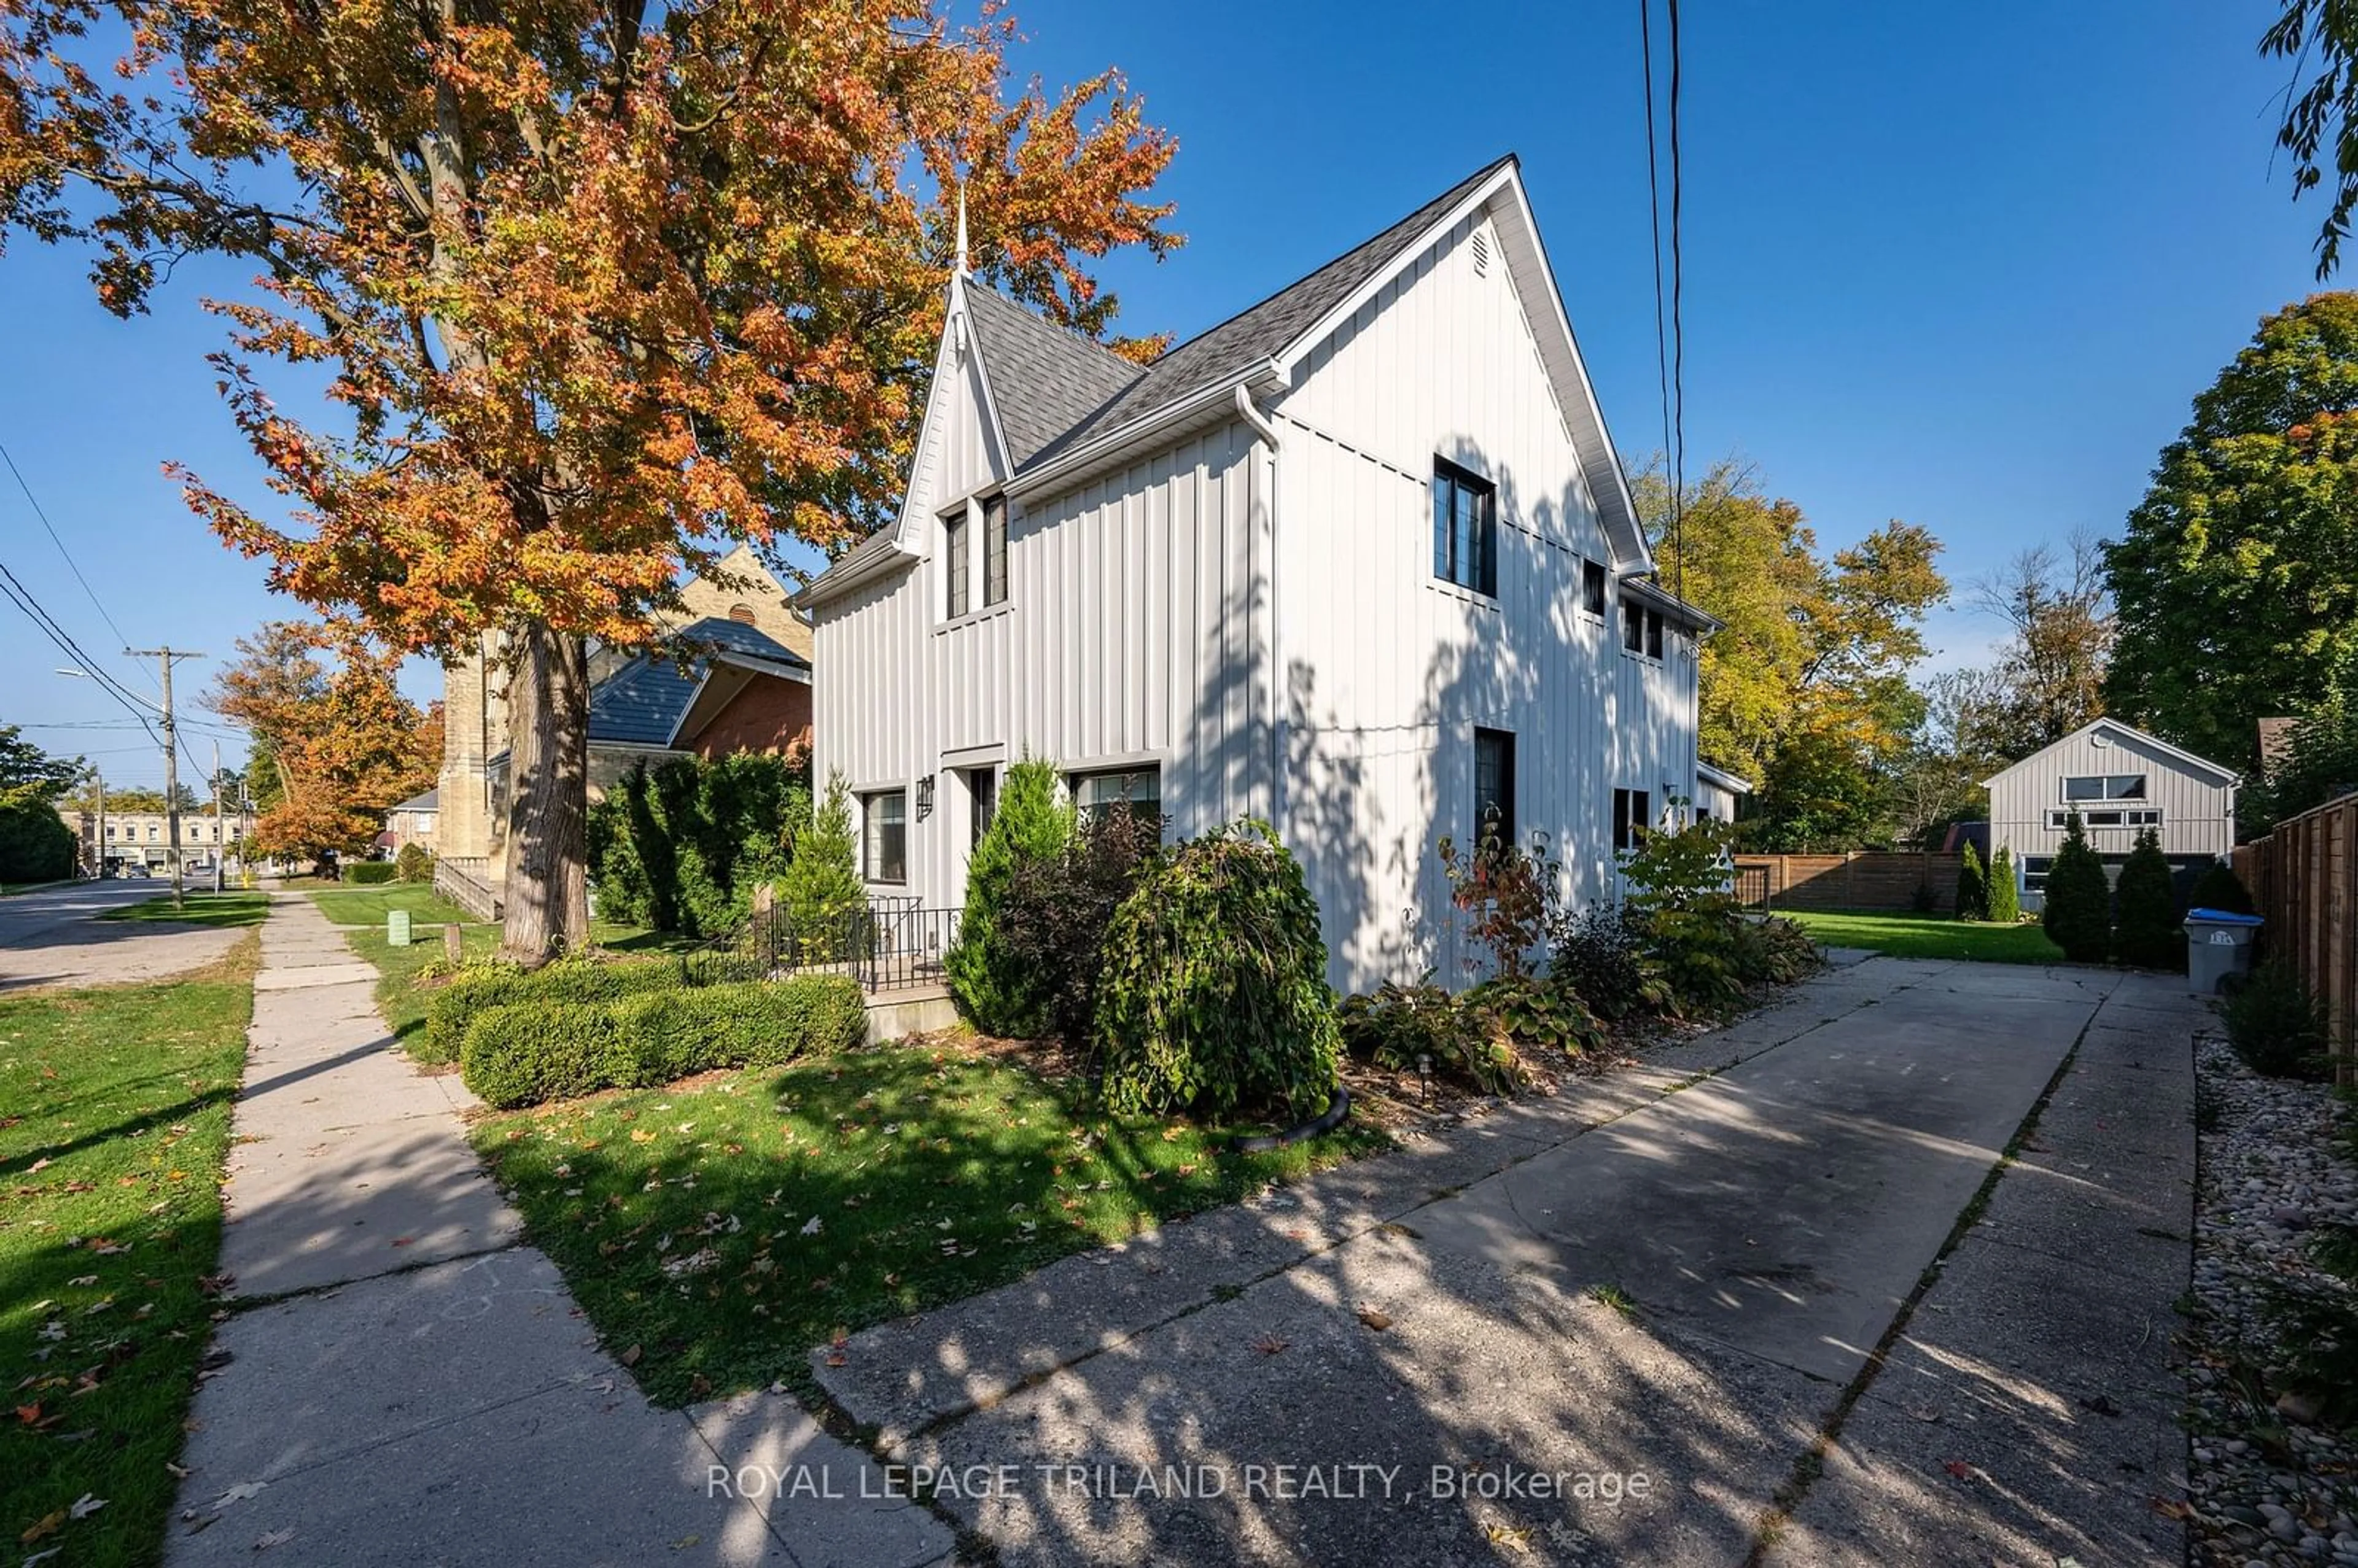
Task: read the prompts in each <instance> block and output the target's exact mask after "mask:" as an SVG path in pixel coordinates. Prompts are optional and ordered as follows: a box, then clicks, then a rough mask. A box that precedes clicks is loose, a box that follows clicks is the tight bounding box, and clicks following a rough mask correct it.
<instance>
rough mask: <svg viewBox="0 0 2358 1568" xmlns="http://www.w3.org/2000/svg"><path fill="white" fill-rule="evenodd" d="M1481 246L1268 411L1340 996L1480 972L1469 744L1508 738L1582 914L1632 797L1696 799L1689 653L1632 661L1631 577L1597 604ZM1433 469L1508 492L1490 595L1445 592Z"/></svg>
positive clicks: (1291, 750)
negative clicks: (1467, 847)
mask: <svg viewBox="0 0 2358 1568" xmlns="http://www.w3.org/2000/svg"><path fill="white" fill-rule="evenodd" d="M1482 230H1483V223H1482V221H1481V220H1478V219H1476V220H1469V221H1468V222H1465V223H1461V224H1460V225H1458V226H1457V228H1455V230H1454V231H1452V232H1450V233H1449V234H1447V235H1445V236H1443V237H1442V238H1441V239H1439V240H1438V241H1437V242H1436V243H1434V244H1433V246H1432V247H1430V248H1429V249H1428V250H1427V251H1426V252H1425V253H1424V254H1422V255H1421V256H1420V257H1418V258H1417V260H1416V261H1415V262H1414V263H1413V264H1412V266H1411V267H1410V268H1409V269H1408V271H1407V272H1406V273H1405V274H1403V276H1401V279H1400V280H1399V281H1398V282H1396V283H1395V284H1393V285H1391V286H1390V287H1387V288H1386V289H1384V290H1382V291H1381V292H1379V294H1378V295H1377V296H1376V297H1374V298H1373V299H1372V300H1370V302H1369V303H1368V305H1367V306H1366V307H1364V308H1362V309H1361V310H1359V311H1358V312H1357V314H1356V315H1355V316H1354V317H1353V318H1352V319H1350V320H1349V321H1347V322H1346V323H1345V324H1344V325H1343V327H1342V328H1341V329H1340V330H1338V331H1337V332H1336V334H1335V335H1334V337H1333V338H1332V339H1330V340H1329V341H1327V342H1326V343H1325V344H1323V345H1320V346H1319V347H1318V348H1316V349H1315V350H1314V351H1313V352H1312V354H1311V355H1310V356H1309V357H1308V358H1307V359H1306V361H1305V362H1304V368H1303V372H1302V373H1301V375H1300V377H1299V378H1298V379H1297V381H1296V383H1295V384H1294V386H1293V389H1292V390H1290V391H1289V392H1288V394H1287V395H1285V396H1284V398H1283V399H1282V401H1281V402H1280V403H1279V404H1278V406H1277V407H1276V409H1275V411H1274V412H1275V415H1276V422H1277V425H1278V427H1279V430H1280V432H1281V435H1282V440H1283V442H1284V447H1283V450H1282V455H1281V456H1280V457H1279V459H1278V460H1277V470H1278V476H1279V477H1278V486H1279V491H1278V514H1277V535H1278V572H1277V585H1276V587H1277V594H1278V600H1277V602H1278V610H1279V614H1278V623H1277V629H1276V637H1277V654H1278V661H1279V679H1280V681H1281V683H1282V684H1281V692H1282V703H1281V712H1282V724H1283V726H1284V735H1283V749H1284V752H1285V755H1286V758H1287V767H1286V776H1285V781H1284V791H1283V816H1282V819H1281V822H1280V827H1281V831H1282V836H1283V837H1284V838H1285V839H1286V841H1287V843H1288V845H1289V847H1291V848H1292V849H1293V851H1294V853H1295V855H1296V856H1297V858H1298V859H1299V860H1301V861H1302V863H1303V870H1304V873H1305V875H1306V877H1307V879H1308V881H1309V883H1310V887H1311V891H1312V892H1313V893H1314V894H1315V895H1316V897H1317V899H1318V903H1319V907H1320V910H1321V912H1322V914H1323V918H1324V922H1325V935H1326V941H1327V947H1328V952H1329V957H1330V965H1329V969H1330V979H1332V980H1333V981H1334V983H1335V984H1336V985H1337V986H1338V987H1341V988H1343V989H1350V990H1365V989H1371V988H1373V987H1374V986H1376V985H1378V984H1380V983H1381V982H1382V981H1383V980H1385V979H1400V980H1402V981H1409V980H1413V979H1416V978H1417V976H1418V975H1419V974H1420V973H1421V972H1422V971H1423V970H1424V969H1426V968H1432V969H1433V970H1435V971H1436V973H1437V975H1438V977H1439V978H1440V979H1442V980H1443V981H1444V983H1447V984H1450V985H1452V986H1453V987H1455V986H1456V985H1460V984H1463V983H1464V982H1465V980H1466V979H1468V978H1469V972H1468V970H1467V964H1468V963H1469V961H1471V960H1473V959H1475V958H1476V955H1475V954H1474V953H1472V952H1470V951H1468V950H1467V947H1466V944H1465V943H1464V942H1463V941H1462V940H1460V938H1459V935H1458V933H1457V930H1456V922H1455V920H1454V918H1452V915H1453V912H1452V910H1451V906H1450V903H1449V887H1448V882H1447V879H1446V877H1445V875H1444V872H1443V870H1442V864H1441V860H1440V857H1439V854H1438V851H1437V842H1438V840H1439V839H1440V838H1442V837H1443V836H1444V835H1446V836H1449V837H1451V838H1455V839H1456V840H1457V842H1458V843H1459V844H1460V845H1464V844H1466V843H1467V842H1468V841H1469V840H1470V838H1472V836H1473V834H1474V833H1475V831H1476V823H1475V820H1474V779H1473V752H1474V731H1475V730H1476V728H1482V729H1496V730H1507V731H1509V732H1511V733H1512V734H1513V735H1514V737H1515V762H1516V768H1515V771H1516V781H1515V794H1516V816H1517V818H1518V821H1517V827H1518V836H1519V838H1520V839H1521V840H1522V842H1524V843H1525V844H1526V845H1528V844H1530V843H1531V842H1532V839H1533V836H1534V835H1535V834H1536V835H1541V836H1543V837H1544V839H1545V842H1546V844H1547V847H1548V851H1549V853H1550V854H1551V855H1552V856H1553V857H1554V858H1556V859H1558V860H1560V861H1561V862H1562V864H1563V888H1564V892H1565V893H1566V895H1567V896H1568V897H1569V898H1570V899H1571V900H1573V901H1574V903H1588V902H1591V901H1595V900H1598V899H1602V898H1607V897H1611V896H1614V895H1615V894H1616V893H1617V892H1618V874H1617V859H1616V856H1615V851H1614V848H1613V842H1612V820H1613V792H1614V791H1615V790H1616V789H1617V788H1626V789H1638V790H1643V791H1645V792H1647V794H1648V795H1650V797H1651V799H1652V803H1653V806H1654V807H1655V811H1656V814H1657V816H1658V817H1659V816H1660V813H1661V812H1662V811H1663V810H1664V809H1665V808H1666V807H1667V806H1668V805H1669V803H1670V801H1671V799H1672V798H1674V797H1678V796H1689V797H1691V796H1692V795H1693V789H1694V761H1695V735H1694V713H1695V708H1694V679H1695V670H1696V664H1695V650H1694V644H1693V640H1692V639H1691V637H1689V636H1687V635H1685V634H1684V633H1681V632H1680V631H1678V630H1676V629H1674V628H1666V636H1665V640H1664V641H1665V648H1664V652H1665V658H1664V659H1662V660H1660V661H1656V660H1651V659H1647V658H1643V657H1640V656H1637V655H1633V654H1628V653H1626V652H1625V651H1624V650H1623V648H1622V646H1621V642H1620V623H1619V615H1620V604H1619V594H1618V589H1617V584H1616V587H1615V591H1614V592H1613V593H1612V594H1611V595H1610V596H1609V597H1608V600H1607V603H1606V614H1605V616H1604V617H1602V618H1598V617H1595V616H1592V615H1589V614H1587V613H1586V612H1585V610H1584V609H1583V608H1582V581H1581V577H1582V562H1583V560H1584V559H1587V560H1595V561H1599V562H1603V563H1605V564H1606V565H1607V566H1608V567H1610V566H1612V565H1613V557H1612V551H1611V547H1610V546H1609V545H1608V543H1607V541H1606V537H1605V535H1604V533H1603V530H1602V528H1601V527H1600V525H1599V523H1598V519H1597V513H1596V508H1595V503H1594V500H1593V497H1592V492H1591V490H1590V487H1589V484H1588V481H1587V477H1586V475H1585V472H1584V471H1583V470H1582V467H1581V464H1580V461H1579V458H1578V454H1577V452H1576V450H1575V449H1574V445H1573V442H1572V438H1571V436H1570V434H1569V432H1568V430H1567V429H1566V427H1565V423H1564V420H1563V416H1562V414H1561V412H1560V411H1559V409H1558V408H1557V406H1556V403H1555V400H1554V396H1553V393H1552V387H1551V384H1550V383H1549V381H1548V378H1547V376H1546V373H1545V369H1544V366H1543V364H1542V362H1541V359H1540V355H1539V350H1538V346H1537V343H1536V342H1535V341H1534V339H1533V337H1532V334H1531V328H1530V324H1529V323H1528V321H1527V320H1526V319H1524V316H1523V312H1522V308H1521V305H1520V298H1519V297H1518V295H1517V294H1516V292H1515V289H1514V287H1513V286H1512V284H1511V282H1510V281H1509V278H1508V277H1507V276H1506V273H1505V267H1504V265H1503V264H1502V262H1501V260H1500V258H1499V255H1498V246H1497V243H1496V242H1495V239H1489V240H1488V241H1487V243H1488V244H1489V247H1490V254H1489V257H1488V265H1487V272H1486V273H1485V274H1483V275H1477V273H1476V268H1475V265H1474V262H1473V254H1472V253H1473V243H1474V239H1475V236H1476V234H1477V232H1482ZM1346 432H1347V434H1346ZM1436 457H1441V458H1446V459H1447V460H1450V461H1452V462H1454V463H1455V464H1457V465H1458V466H1459V467H1461V468H1465V469H1467V470H1471V471H1473V472H1474V473H1476V474H1477V475H1480V476H1482V477H1483V478H1486V479H1487V480H1489V481H1491V482H1492V483H1493V484H1495V485H1496V486H1497V499H1498V597H1497V598H1496V599H1495V600H1494V599H1490V598H1488V597H1487V596H1484V595H1480V594H1476V593H1472V592H1469V591H1466V590H1465V589H1459V588H1457V587H1455V585H1452V584H1450V583H1447V582H1444V581H1442V580H1440V579H1436V578H1435V577H1434V576H1433V513H1432V506H1433V502H1432V489H1431V485H1432V478H1433V460H1434V459H1435V458H1436Z"/></svg>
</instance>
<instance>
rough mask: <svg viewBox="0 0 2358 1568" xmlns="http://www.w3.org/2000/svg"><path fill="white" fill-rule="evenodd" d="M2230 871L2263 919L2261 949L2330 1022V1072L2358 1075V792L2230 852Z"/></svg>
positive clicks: (2345, 1077)
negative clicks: (2300, 984)
mask: <svg viewBox="0 0 2358 1568" xmlns="http://www.w3.org/2000/svg"><path fill="white" fill-rule="evenodd" d="M2235 874H2236V875H2237V876H2239V877H2241V878H2243V879H2244V886H2245V887H2247V888H2249V889H2251V890H2252V902H2253V903H2255V904H2256V905H2257V906H2258V908H2259V912H2260V914H2262V915H2263V916H2264V917H2265V918H2266V921H2267V925H2266V927H2264V928H2263V929H2262V930H2261V933H2260V946H2261V950H2262V951H2263V952H2264V953H2265V954H2266V956H2267V957H2272V958H2282V959H2285V960H2287V961H2288V962H2289V963H2290V964H2292V966H2293V967H2294V968H2297V969H2299V971H2300V977H2301V979H2303V980H2304V981H2306V982H2307V983H2308V985H2309V989H2310V990H2312V991H2314V992H2315V993H2317V995H2319V996H2320V997H2322V998H2324V999H2325V1005H2326V1008H2327V1010H2328V1011H2329V1013H2330V1015H2331V1020H2332V1027H2333V1056H2334V1077H2335V1078H2336V1079H2337V1080H2339V1081H2340V1082H2342V1083H2343V1084H2350V1083H2352V1082H2353V1081H2358V1059H2353V1052H2358V1039H2353V1035H2358V910H2353V907H2352V905H2353V899H2358V795H2343V796H2342V798H2341V799H2339V800H2332V801H2328V802H2327V803H2326V804H2324V805H2323V806H2319V807H2317V808H2316V809H2315V810H2314V811H2305V812H2303V813H2301V815H2299V816H2295V817H2290V818H2288V819H2287V820H2286V821H2283V822H2280V823H2278V824H2277V828H2276V831H2275V832H2273V833H2271V834H2269V835H2268V836H2267V837H2266V838H2262V839H2260V840H2258V841H2257V842H2255V843H2251V844H2245V845H2242V846H2240V847H2239V848H2238V849H2236V850H2235Z"/></svg>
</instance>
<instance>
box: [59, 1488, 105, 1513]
mask: <svg viewBox="0 0 2358 1568" xmlns="http://www.w3.org/2000/svg"><path fill="white" fill-rule="evenodd" d="M105 1506H106V1499H105V1498H93V1497H92V1496H91V1495H90V1494H89V1493H88V1492H84V1493H83V1494H82V1495H81V1497H78V1498H75V1499H74V1502H73V1507H71V1508H70V1509H67V1510H66V1512H67V1513H68V1514H69V1515H70V1516H71V1517H72V1518H75V1519H88V1518H89V1517H90V1516H91V1515H92V1514H94V1513H96V1512H97V1511H98V1510H99V1509H103V1508H104V1507H105Z"/></svg>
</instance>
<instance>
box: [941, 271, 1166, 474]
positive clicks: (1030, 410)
mask: <svg viewBox="0 0 2358 1568" xmlns="http://www.w3.org/2000/svg"><path fill="white" fill-rule="evenodd" d="M966 297H967V304H968V310H969V312H970V314H969V317H968V319H969V320H971V322H972V323H973V329H974V342H975V347H976V348H977V349H978V350H979V351H980V352H981V354H982V369H983V374H984V375H986V376H988V377H989V378H990V402H991V406H992V408H993V409H994V410H995V411H996V412H997V414H998V415H999V430H1000V434H1001V435H1002V436H1004V437H1006V438H1007V457H1008V460H1009V461H1010V462H1011V463H1013V464H1014V465H1015V466H1016V467H1017V468H1019V469H1020V468H1022V466H1023V465H1024V464H1026V463H1028V462H1030V461H1031V460H1032V459H1033V457H1034V456H1035V455H1036V454H1037V453H1038V452H1039V450H1040V449H1041V448H1043V447H1044V446H1046V445H1047V444H1048V443H1049V442H1051V441H1053V440H1055V438H1057V437H1059V436H1061V435H1063V434H1064V433H1065V431H1067V430H1069V429H1071V428H1072V427H1074V426H1076V425H1077V424H1079V423H1080V422H1081V421H1082V420H1084V419H1086V418H1087V417H1088V416H1090V415H1091V414H1094V413H1096V412H1097V411H1098V409H1100V408H1102V407H1104V406H1106V405H1107V404H1108V403H1109V402H1111V401H1112V400H1113V399H1114V398H1115V397H1117V396H1119V395H1120V394H1121V393H1122V392H1124V391H1125V390H1127V389H1128V388H1129V387H1130V386H1132V385H1135V384H1137V383H1138V382H1139V381H1141V379H1143V378H1144V377H1145V375H1146V371H1145V370H1144V369H1143V368H1142V367H1141V366H1139V365H1134V364H1132V363H1130V362H1129V361H1128V360H1126V359H1123V358H1121V357H1120V355H1119V354H1116V353H1114V352H1112V351H1110V350H1108V349H1106V348H1104V347H1102V346H1101V345H1099V344H1097V343H1093V342H1091V341H1088V340H1087V338H1084V337H1082V336H1080V335H1079V334H1078V333H1076V332H1068V331H1066V330H1065V329H1063V328H1062V327H1059V326H1057V325H1055V323H1054V322H1051V321H1047V320H1044V319H1042V318H1040V317H1038V316H1035V315H1033V313H1032V312H1031V311H1029V310H1026V309H1025V308H1023V307H1022V306H1021V305H1018V304H1016V303H1015V302H1014V301H1013V300H1011V299H1009V298H1008V297H1005V296H1004V295H1001V294H998V293H995V292H993V291H992V290H990V289H988V288H981V287H970V288H968V290H967V291H966Z"/></svg>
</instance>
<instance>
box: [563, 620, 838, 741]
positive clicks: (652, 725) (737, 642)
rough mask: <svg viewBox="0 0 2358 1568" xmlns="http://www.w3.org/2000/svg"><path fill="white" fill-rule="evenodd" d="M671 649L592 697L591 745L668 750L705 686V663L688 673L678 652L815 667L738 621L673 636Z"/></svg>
mask: <svg viewBox="0 0 2358 1568" xmlns="http://www.w3.org/2000/svg"><path fill="white" fill-rule="evenodd" d="M669 641H670V645H669V646H665V647H662V648H657V649H654V650H652V651H650V652H647V653H644V654H639V655H638V656H637V657H636V658H634V659H633V660H632V661H631V662H630V663H629V664H627V665H623V666H622V668H621V669H620V670H617V671H616V672H615V673H614V674H612V675H611V676H607V677H606V678H605V679H604V680H602V681H600V682H599V683H598V685H597V687H596V688H595V689H593V690H592V691H591V692H590V741H593V742H596V741H605V742H607V743H609V744H611V745H620V746H667V745H669V744H670V743H671V738H672V735H673V732H674V731H676V730H677V729H678V728H679V721H680V718H681V716H682V715H684V714H685V713H687V708H688V705H689V704H690V703H692V702H694V701H695V700H696V693H697V688H698V687H700V686H702V685H703V684H704V670H705V660H704V659H701V658H691V659H690V661H689V662H688V663H687V665H685V666H684V667H683V665H681V663H680V661H679V658H678V651H685V650H694V649H710V650H712V651H713V652H715V653H717V654H720V655H721V656H723V657H726V656H729V655H732V654H733V655H735V656H737V657H740V658H742V659H745V660H748V661H759V662H762V663H767V664H773V665H784V666H786V667H788V668H800V669H808V668H809V667H810V661H808V660H807V659H805V658H804V657H802V655H800V654H796V653H795V651H794V650H793V649H791V648H788V647H786V646H785V645H784V643H780V642H778V641H777V640H776V639H774V638H773V637H771V636H769V635H768V634H767V633H763V632H760V631H757V630H755V629H754V628H753V627H751V626H747V625H744V624H742V623H741V622H735V621H723V620H719V619H718V618H708V619H706V620H703V621H697V622H690V623H689V624H687V625H686V626H683V627H681V628H680V629H679V630H678V631H677V632H676V633H673V634H672V636H671V638H670V640H669Z"/></svg>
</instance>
